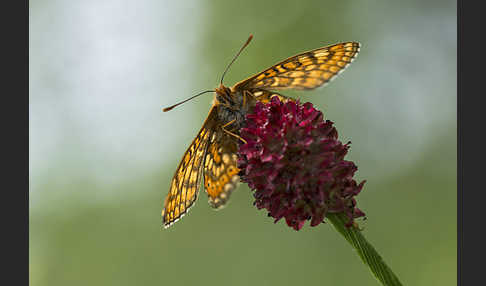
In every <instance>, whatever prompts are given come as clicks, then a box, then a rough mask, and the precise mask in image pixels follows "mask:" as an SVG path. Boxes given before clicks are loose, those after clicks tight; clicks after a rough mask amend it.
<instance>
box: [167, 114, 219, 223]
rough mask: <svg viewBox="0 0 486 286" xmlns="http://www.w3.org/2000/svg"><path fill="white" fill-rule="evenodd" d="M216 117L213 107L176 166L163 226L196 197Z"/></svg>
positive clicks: (181, 214) (181, 212) (187, 206)
mask: <svg viewBox="0 0 486 286" xmlns="http://www.w3.org/2000/svg"><path fill="white" fill-rule="evenodd" d="M216 119H217V112H216V108H214V107H213V108H211V110H210V111H209V115H208V118H207V119H206V121H205V122H204V124H203V127H202V128H201V130H200V131H199V133H198V135H197V136H196V138H194V140H193V141H192V143H191V145H190V146H189V148H188V149H187V151H186V153H185V154H184V156H183V157H182V160H181V162H180V163H179V166H178V167H177V170H176V172H175V174H174V177H173V178H172V182H171V184H170V189H169V193H168V194H167V197H166V199H165V202H164V209H163V210H162V222H163V224H164V227H169V226H170V225H171V224H173V223H174V222H175V221H177V220H178V219H179V218H180V217H182V216H183V215H184V214H185V213H186V212H187V211H188V210H189V208H190V207H191V206H192V205H193V204H194V202H195V201H196V199H197V196H198V191H199V187H200V183H201V173H202V167H203V162H204V156H205V154H206V152H207V149H208V146H209V145H208V144H209V142H210V139H211V137H212V135H213V133H214V130H215V128H216V126H217V125H216V124H217V122H216Z"/></svg>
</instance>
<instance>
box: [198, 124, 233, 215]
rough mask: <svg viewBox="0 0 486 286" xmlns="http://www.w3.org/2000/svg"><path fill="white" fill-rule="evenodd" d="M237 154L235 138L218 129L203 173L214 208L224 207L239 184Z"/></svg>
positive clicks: (214, 134) (211, 142)
mask: <svg viewBox="0 0 486 286" xmlns="http://www.w3.org/2000/svg"><path fill="white" fill-rule="evenodd" d="M236 152H237V146H236V141H235V138H234V137H232V136H231V135H228V134H227V133H225V132H223V130H222V128H221V127H219V130H218V129H216V131H215V132H214V133H213V135H212V137H211V139H210V143H209V146H208V151H207V153H206V157H205V161H204V171H203V173H204V188H205V190H206V193H207V194H208V197H209V200H208V201H209V204H210V205H211V206H212V207H213V208H217V209H219V208H221V207H223V206H224V205H225V204H226V202H227V201H228V199H229V197H230V195H231V192H232V191H233V190H234V189H235V188H236V186H237V183H238V182H239V176H238V172H239V169H238V168H237V167H236V159H237V157H236Z"/></svg>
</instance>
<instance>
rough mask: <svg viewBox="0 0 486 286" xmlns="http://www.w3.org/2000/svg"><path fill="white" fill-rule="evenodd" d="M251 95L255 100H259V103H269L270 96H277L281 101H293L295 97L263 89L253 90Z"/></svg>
mask: <svg viewBox="0 0 486 286" xmlns="http://www.w3.org/2000/svg"><path fill="white" fill-rule="evenodd" d="M252 95H253V96H254V97H255V99H256V100H258V101H260V102H261V103H269V102H270V100H271V99H272V97H278V99H280V101H282V102H287V101H295V99H293V98H291V97H288V96H285V95H282V94H280V93H276V92H273V91H269V90H264V89H262V90H255V91H253V92H252Z"/></svg>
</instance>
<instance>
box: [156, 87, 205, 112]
mask: <svg viewBox="0 0 486 286" xmlns="http://www.w3.org/2000/svg"><path fill="white" fill-rule="evenodd" d="M208 92H214V90H206V91H203V92H200V93H198V94H196V95H194V96H192V97H190V98H188V99H186V100H184V101H181V102H179V103H176V104H174V105H172V106H169V107H166V108H164V109H162V111H163V112H167V111H170V110H172V109H173V108H174V107H176V106H178V105H181V104H183V103H184V102H187V101H189V100H191V99H193V98H195V97H198V96H200V95H201V94H205V93H208Z"/></svg>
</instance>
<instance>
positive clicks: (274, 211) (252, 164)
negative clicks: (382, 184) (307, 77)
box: [238, 97, 365, 230]
mask: <svg viewBox="0 0 486 286" xmlns="http://www.w3.org/2000/svg"><path fill="white" fill-rule="evenodd" d="M245 124H246V126H245V127H244V128H242V129H241V131H240V136H241V137H242V138H243V139H244V140H245V141H246V143H241V144H240V146H239V150H238V168H240V169H241V170H240V174H239V175H240V177H241V180H242V181H243V182H246V183H248V186H249V187H250V188H251V189H253V190H254V191H255V192H254V197H255V202H254V205H256V207H257V208H258V209H262V208H265V209H267V211H268V215H269V216H271V217H273V218H275V222H277V221H279V220H280V219H281V218H285V220H286V222H287V225H288V226H290V227H292V228H294V229H295V230H299V229H301V228H302V227H303V226H304V223H305V221H306V220H310V225H311V226H316V225H318V224H320V223H321V222H323V220H324V218H325V217H326V214H327V213H339V212H343V213H345V214H346V215H347V216H348V218H349V222H348V224H347V225H348V226H350V225H352V224H353V221H354V219H355V218H358V217H362V216H364V215H365V214H364V213H363V212H362V211H361V210H359V209H358V208H357V207H356V201H355V199H354V196H356V195H357V194H359V192H360V191H361V189H362V188H363V184H364V183H365V181H362V182H361V183H360V184H357V183H356V181H355V180H354V179H353V175H354V173H355V172H356V170H357V169H358V168H357V167H356V165H355V164H354V163H353V162H351V161H346V160H344V156H345V155H346V153H347V152H348V149H349V144H350V142H348V143H347V144H342V143H341V142H340V141H339V140H338V133H337V131H336V129H335V128H334V127H333V126H332V125H333V123H332V122H331V121H329V120H326V121H324V120H323V115H322V112H320V111H318V110H316V109H315V108H314V107H313V105H312V104H311V103H304V104H300V103H299V102H298V101H297V102H293V101H289V102H286V103H283V102H281V101H280V100H279V99H278V98H277V97H273V98H272V100H271V101H270V102H269V103H267V104H263V103H260V102H259V103H257V105H256V106H255V108H254V110H253V112H252V113H249V114H247V116H246V119H245Z"/></svg>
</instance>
